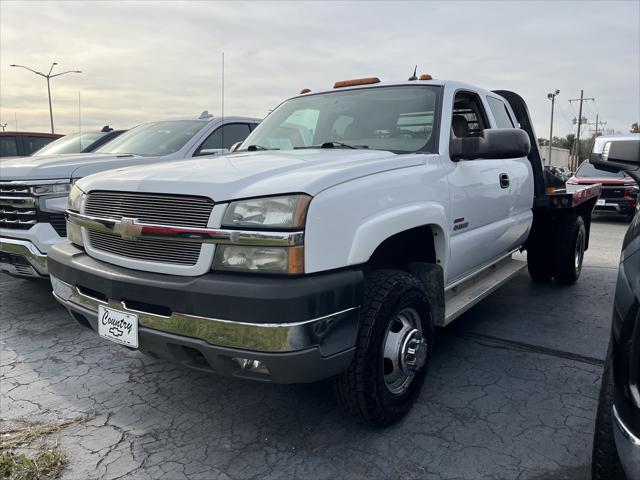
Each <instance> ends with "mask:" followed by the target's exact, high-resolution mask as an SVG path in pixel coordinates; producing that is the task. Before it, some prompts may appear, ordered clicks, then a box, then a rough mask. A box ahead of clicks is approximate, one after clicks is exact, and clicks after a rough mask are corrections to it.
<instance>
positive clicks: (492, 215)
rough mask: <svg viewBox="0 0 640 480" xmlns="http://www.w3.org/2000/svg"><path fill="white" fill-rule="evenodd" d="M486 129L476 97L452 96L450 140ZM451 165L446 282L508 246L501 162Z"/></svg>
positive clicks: (506, 180)
mask: <svg viewBox="0 0 640 480" xmlns="http://www.w3.org/2000/svg"><path fill="white" fill-rule="evenodd" d="M486 128H491V125H490V123H489V120H488V116H487V115H486V108H485V105H484V103H483V101H482V99H481V98H480V96H479V95H478V94H476V93H474V92H470V91H458V92H456V94H455V96H454V101H453V111H452V117H451V129H450V135H451V136H456V137H458V138H460V137H472V136H479V135H481V134H482V130H484V129H486ZM445 161H449V162H451V165H450V166H451V172H450V174H449V176H448V180H449V195H450V205H451V208H450V218H449V228H450V229H451V230H450V232H451V237H450V238H451V241H450V258H449V263H448V266H447V274H446V283H447V284H451V283H452V282H454V281H456V280H458V279H461V278H462V277H464V276H466V275H467V274H469V273H472V272H474V271H475V270H477V269H479V268H481V267H482V266H484V265H486V264H488V263H489V262H491V261H492V260H495V259H496V258H498V257H499V256H501V255H502V254H505V253H507V252H506V250H507V249H508V245H509V244H510V243H511V242H510V241H509V228H510V224H509V222H510V220H509V210H510V185H509V176H508V170H507V165H506V162H505V160H501V159H479V160H460V161H457V162H452V161H451V160H447V159H445Z"/></svg>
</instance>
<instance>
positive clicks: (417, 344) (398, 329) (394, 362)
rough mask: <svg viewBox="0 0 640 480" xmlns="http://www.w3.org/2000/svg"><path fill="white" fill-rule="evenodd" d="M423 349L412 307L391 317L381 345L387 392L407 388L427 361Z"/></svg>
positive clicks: (423, 340)
mask: <svg viewBox="0 0 640 480" xmlns="http://www.w3.org/2000/svg"><path fill="white" fill-rule="evenodd" d="M427 348H428V347H427V342H426V339H425V338H424V336H423V332H422V321H421V319H420V314H418V312H417V311H416V310H415V309H414V308H405V309H403V310H401V311H400V312H398V313H397V314H396V315H394V316H393V318H392V319H391V320H390V321H389V323H388V324H387V330H386V333H385V338H384V343H383V346H382V370H383V371H382V373H383V376H384V383H385V385H386V387H387V390H389V392H391V393H392V394H394V395H402V394H403V393H405V392H406V391H407V389H408V388H409V385H411V381H412V380H413V378H414V377H415V375H416V373H417V372H418V371H420V369H422V367H424V365H425V363H426V361H427Z"/></svg>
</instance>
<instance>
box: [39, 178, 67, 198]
mask: <svg viewBox="0 0 640 480" xmlns="http://www.w3.org/2000/svg"><path fill="white" fill-rule="evenodd" d="M54 181H55V182H56V183H47V184H43V185H34V186H33V187H31V193H33V194H34V195H52V194H59V193H67V192H68V191H69V190H70V189H71V182H70V181H69V180H54Z"/></svg>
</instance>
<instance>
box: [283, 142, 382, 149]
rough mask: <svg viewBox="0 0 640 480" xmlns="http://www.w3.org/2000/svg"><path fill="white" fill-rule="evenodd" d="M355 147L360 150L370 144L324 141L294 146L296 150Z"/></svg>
mask: <svg viewBox="0 0 640 480" xmlns="http://www.w3.org/2000/svg"><path fill="white" fill-rule="evenodd" d="M336 147H338V148H340V147H342V148H353V149H355V150H359V149H363V148H366V149H368V148H369V146H368V145H349V144H347V143H342V142H334V141H331V142H324V143H322V144H320V145H309V146H308V147H294V149H295V150H304V149H309V148H336Z"/></svg>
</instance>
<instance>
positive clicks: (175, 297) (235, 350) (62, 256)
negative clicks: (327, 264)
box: [49, 243, 362, 383]
mask: <svg viewBox="0 0 640 480" xmlns="http://www.w3.org/2000/svg"><path fill="white" fill-rule="evenodd" d="M49 270H50V272H51V281H52V285H53V287H54V296H55V297H56V299H57V300H58V301H60V302H61V303H62V304H63V305H64V306H65V307H66V308H67V309H68V310H69V311H70V313H71V314H72V316H73V317H74V318H75V319H76V320H77V321H78V322H79V323H80V324H82V325H84V326H87V327H90V328H91V329H93V330H95V331H97V330H98V307H99V306H100V305H104V306H110V307H112V308H116V309H118V310H120V311H123V312H127V313H134V314H136V315H138V322H139V330H138V342H139V348H140V350H142V351H145V352H146V353H149V354H151V355H152V356H157V357H162V358H166V359H169V360H172V361H175V362H177V363H181V364H183V365H185V366H187V367H190V368H196V369H199V370H206V371H212V372H216V373H220V374H223V375H231V376H238V377H244V378H251V379H256V380H263V381H272V382H276V383H306V382H313V381H317V380H320V379H323V378H327V377H330V376H332V375H335V374H337V373H340V372H341V371H343V370H345V369H346V368H347V367H348V365H349V363H350V362H351V359H352V356H353V350H354V345H355V342H356V336H357V331H358V313H359V300H360V298H361V290H362V272H360V271H355V270H349V271H341V272H334V273H327V274H324V275H316V276H309V277H300V278H274V277H261V276H256V275H238V274H220V273H211V274H209V275H204V276H202V277H174V276H169V275H162V274H156V273H148V272H139V271H133V270H129V269H125V268H122V267H117V266H113V265H109V264H106V263H103V262H98V261H96V260H95V259H93V258H91V257H89V256H88V255H86V254H85V253H84V251H83V250H80V249H78V248H76V247H74V246H73V245H71V244H69V243H65V244H61V245H58V246H56V247H54V248H53V249H52V250H51V251H50V252H49ZM256 277H257V278H256ZM238 359H241V360H242V361H240V362H239V361H238ZM256 361H257V362H260V364H261V366H262V367H261V368H260V369H257V370H256V369H250V368H249V369H247V368H245V367H244V366H246V365H249V366H250V365H255V362H256ZM243 365H244V366H243Z"/></svg>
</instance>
